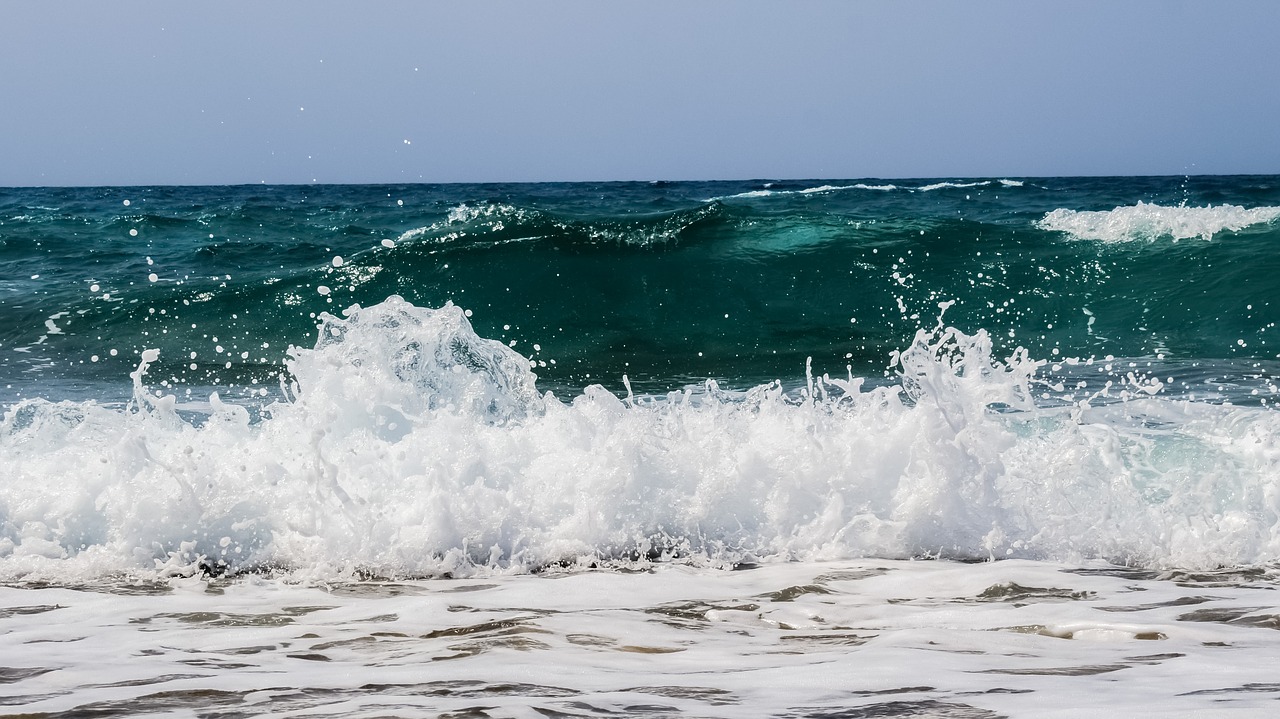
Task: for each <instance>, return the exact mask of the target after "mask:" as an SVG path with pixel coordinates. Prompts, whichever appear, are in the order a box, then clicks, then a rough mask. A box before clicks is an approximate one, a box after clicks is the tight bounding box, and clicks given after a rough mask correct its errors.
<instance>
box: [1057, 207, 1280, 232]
mask: <svg viewBox="0 0 1280 719" xmlns="http://www.w3.org/2000/svg"><path fill="white" fill-rule="evenodd" d="M1277 217H1280V207H1254V208H1251V209H1245V208H1243V207H1239V206H1236V205H1218V206H1216V207H1215V206H1208V207H1185V206H1178V207H1164V206H1162V205H1153V204H1147V203H1145V202H1139V203H1138V204H1136V205H1127V206H1123V207H1117V208H1115V209H1114V210H1101V211H1080V210H1068V209H1062V208H1059V209H1056V210H1053V211H1052V212H1049V213H1047V214H1046V215H1045V216H1044V217H1043V218H1042V219H1041V220H1040V221H1039V222H1037V223H1036V226H1037V227H1039V228H1040V229H1042V230H1056V231H1058V232H1065V233H1067V234H1068V235H1070V236H1071V237H1073V238H1075V239H1079V240H1099V241H1101V242H1131V241H1134V240H1154V239H1156V238H1159V237H1172V238H1173V239H1175V240H1184V239H1189V238H1192V237H1199V238H1201V239H1205V240H1208V239H1212V238H1213V236H1214V235H1215V234H1217V233H1219V232H1222V231H1224V230H1230V231H1232V232H1235V231H1238V230H1241V229H1244V228H1245V227H1248V226H1250V225H1257V224H1264V223H1268V222H1272V221H1273V220H1275V219H1276V218H1277Z"/></svg>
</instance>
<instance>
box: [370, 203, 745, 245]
mask: <svg viewBox="0 0 1280 719" xmlns="http://www.w3.org/2000/svg"><path fill="white" fill-rule="evenodd" d="M721 210H722V208H721V206H719V205H716V204H710V205H703V206H700V207H694V208H692V209H687V210H677V211H675V212H668V213H656V214H650V215H640V216H636V217H635V218H634V219H632V218H625V219H615V218H601V219H591V220H582V219H568V218H562V217H557V216H556V215H553V214H550V213H547V212H543V211H541V210H534V209H529V208H524V207H517V206H515V205H509V204H504V203H475V204H469V203H464V204H461V205H457V206H455V207H453V208H451V209H450V210H449V214H448V215H447V216H446V217H445V219H443V220H439V221H437V222H433V223H431V224H430V225H426V226H424V227H416V228H414V229H411V230H406V231H404V232H402V233H400V236H399V237H397V238H396V239H395V241H394V242H392V243H391V244H390V245H389V246H390V247H395V246H397V245H400V244H402V243H409V242H414V241H419V242H431V243H450V242H454V241H458V240H463V239H464V238H481V239H483V241H484V242H486V243H494V242H498V243H501V242H514V241H518V240H532V239H538V238H543V237H553V236H554V237H564V238H570V239H574V240H577V241H580V242H585V243H616V244H620V245H633V246H649V245H657V244H662V243H666V242H671V241H673V240H675V239H677V238H678V237H679V236H680V234H681V233H682V232H684V231H685V230H687V229H689V228H690V227H692V226H694V225H696V224H699V223H701V222H704V221H707V220H711V219H714V218H716V217H719V216H721Z"/></svg>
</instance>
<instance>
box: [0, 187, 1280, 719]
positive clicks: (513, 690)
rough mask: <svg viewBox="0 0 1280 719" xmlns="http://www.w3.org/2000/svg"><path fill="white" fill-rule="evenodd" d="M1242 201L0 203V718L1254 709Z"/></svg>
mask: <svg viewBox="0 0 1280 719" xmlns="http://www.w3.org/2000/svg"><path fill="white" fill-rule="evenodd" d="M1278 218H1280V178H1276V177H1188V178H1086V179H1081V178H1068V179H1062V178H1051V179H1038V178H1016V179H1015V178H1003V179H956V178H948V179H922V180H893V181H887V180H874V179H870V180H865V179H864V180H850V181H842V182H837V181H819V182H797V181H790V182H765V181H759V182H723V183H606V184H540V185H440V186H430V185H406V186H293V187H271V186H240V187H199V188H190V187H133V188H75V189H58V188H33V189H7V190H0V267H3V273H2V274H0V411H2V413H3V415H2V418H0V583H2V584H3V586H0V706H2V707H4V708H5V709H7V710H8V711H11V712H16V713H22V714H34V715H50V716H52V715H81V716H116V715H120V716H133V715H145V714H156V715H159V714H165V715H182V716H262V715H278V716H436V715H441V714H450V715H455V716H638V715H644V716H735V717H736V716H794V717H870V716H949V717H995V716H1046V715H1061V716H1075V715H1079V714H1080V713H1082V712H1085V711H1093V712H1102V713H1109V714H1122V715H1127V714H1135V713H1150V712H1163V713H1172V714H1177V713H1192V712H1195V713H1198V714H1205V715H1212V714H1214V713H1215V712H1217V713H1224V714H1225V713H1237V712H1240V711H1242V710H1243V711H1245V712H1252V713H1259V714H1260V713H1263V712H1265V711H1267V709H1268V708H1271V707H1273V706H1274V705H1275V704H1276V700H1277V699H1278V698H1280V682H1277V681H1276V680H1275V677H1274V676H1273V671H1272V669H1271V668H1272V667H1273V666H1274V662H1275V660H1276V658H1277V655H1280V651H1278V649H1280V643H1277V641H1276V639H1277V638H1280V635H1277V634H1275V632H1274V630H1275V629H1277V628H1280V602H1277V601H1276V600H1275V598H1274V595H1275V591H1274V590H1275V588H1276V587H1277V586H1280V582H1277V570H1278V569H1280V565H1278V560H1280V475H1278V473H1277V462H1280V442H1278V439H1280V415H1277V414H1276V412H1275V410H1274V404H1275V402H1276V401H1277V399H1278V395H1280V387H1277V384H1276V380H1275V378H1274V376H1275V373H1276V371H1277V369H1278V368H1280V340H1277V338H1276V336H1275V333H1276V328H1275V321H1276V319H1277V315H1280V311H1278V310H1280V259H1277V258H1278V257H1280V255H1277V253H1275V251H1274V243H1275V242H1276V241H1277V240H1280V222H1277V219H1278Z"/></svg>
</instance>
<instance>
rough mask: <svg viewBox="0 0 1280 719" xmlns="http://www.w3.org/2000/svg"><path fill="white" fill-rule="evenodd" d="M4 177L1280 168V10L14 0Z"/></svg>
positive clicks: (799, 2) (5, 31)
mask: <svg viewBox="0 0 1280 719" xmlns="http://www.w3.org/2000/svg"><path fill="white" fill-rule="evenodd" d="M0 16H2V20H0V98H3V100H0V186H31V185H138V184H240V183H258V182H267V183H310V182H322V183H346V182H352V183H360V182H388V183H402V182H504V181H602V180H681V179H753V178H772V179H787V178H795V179H800V178H804V179H810V178H877V177H879V178H900V177H1024V176H1052V175H1057V176H1062V175H1185V174H1240V173H1260V174H1275V173H1280V130H1278V129H1277V128H1280V62H1278V61H1277V59H1276V55H1275V53H1276V50H1277V47H1278V46H1277V40H1276V38H1277V37H1280V2H1276V1H1275V0H1256V1H1246V0H1223V1H1220V2H1192V1H1189V0H1188V1H1180V0H1126V1H1124V2H1116V1H1114V0H1106V1H1090V0H1073V1H1071V2H1066V1H1062V2H1049V1H1047V0H1044V1H1028V0H1009V1H996V0H973V1H971V2H958V1H954V0H953V1H943V0H938V1H935V2H925V1H919V2H916V1H911V0H897V1H889V0H864V1H859V0H838V1H831V2H828V1H818V0H812V1H806V0H787V1H786V2H783V1H781V0H777V1H774V2H759V1H756V0H733V1H732V2H724V1H720V0H698V1H696V2H689V1H681V2H669V1H666V0H648V1H646V2H631V1H629V0H628V1H618V2H603V1H595V2H578V1H573V2H569V1H566V0H544V1H542V2H489V1H487V0H475V1H473V0H468V1H467V2H461V1H458V2H449V3H444V2H425V1H414V2H401V1H398V0H383V1H380V2H376V3H360V2H350V1H349V2H330V1H327V0H309V1H307V2H295V1H277V2H260V1H255V2H242V1H239V0H232V1H225V2H177V1H174V0H167V1H165V2H157V1H150V0H149V1H137V2H133V1H129V0H123V1H118V2H110V3H103V2H98V1H88V0H76V1H58V0H52V1H50V2H39V3H24V2H11V3H6V4H5V6H4V8H3V13H0Z"/></svg>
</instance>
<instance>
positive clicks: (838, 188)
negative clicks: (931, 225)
mask: <svg viewBox="0 0 1280 719" xmlns="http://www.w3.org/2000/svg"><path fill="white" fill-rule="evenodd" d="M996 184H999V185H1000V186H1002V187H1022V186H1023V182H1022V181H1021V180H975V181H973V182H934V183H931V184H928V185H921V186H919V187H909V186H904V185H893V184H887V185H868V184H866V183H862V182H859V183H856V184H853V185H819V186H818V187H806V188H804V189H802V190H774V189H768V188H769V186H768V185H766V189H763V190H750V191H748V192H739V193H737V194H734V195H723V196H720V197H712V198H708V200H707V202H715V201H718V200H742V199H753V198H759V197H779V196H785V195H821V194H826V193H828V192H842V191H847V190H868V191H874V192H891V191H893V190H903V191H906V192H933V191H934V190H943V189H947V188H962V189H963V188H970V187H986V186H990V185H996Z"/></svg>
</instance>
